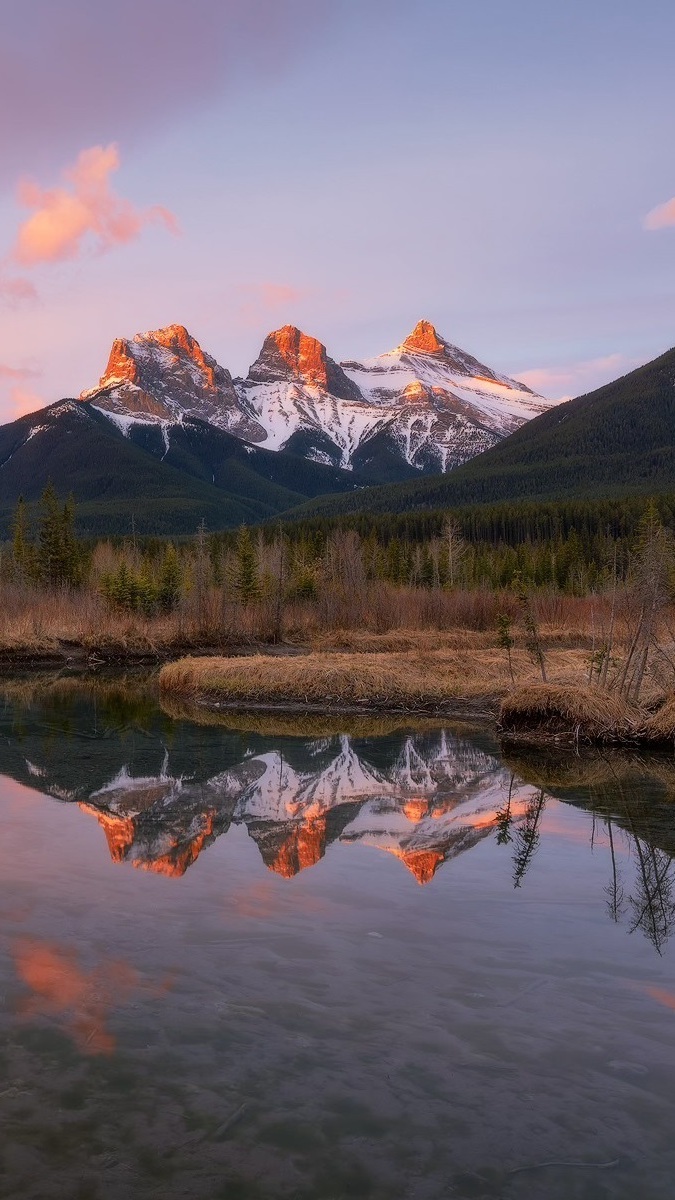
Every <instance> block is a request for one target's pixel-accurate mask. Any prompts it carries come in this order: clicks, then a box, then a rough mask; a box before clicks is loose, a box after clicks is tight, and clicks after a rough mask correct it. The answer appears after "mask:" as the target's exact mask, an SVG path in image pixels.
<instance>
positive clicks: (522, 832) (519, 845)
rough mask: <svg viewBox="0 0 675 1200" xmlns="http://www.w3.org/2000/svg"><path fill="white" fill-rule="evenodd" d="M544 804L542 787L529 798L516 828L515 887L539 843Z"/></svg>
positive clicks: (523, 874) (518, 883)
mask: <svg viewBox="0 0 675 1200" xmlns="http://www.w3.org/2000/svg"><path fill="white" fill-rule="evenodd" d="M545 805H546V793H545V792H544V790H543V788H542V789H541V790H540V791H539V792H538V793H537V795H536V796H533V797H532V799H531V800H530V802H529V804H528V806H527V808H526V810H525V818H524V820H523V822H522V823H521V824H520V825H519V827H518V829H517V830H516V833H515V837H514V852H513V886H514V887H516V888H519V887H520V885H521V883H522V882H523V879H524V878H525V875H526V873H527V871H528V869H529V866H530V863H531V862H532V858H533V856H534V853H535V851H536V849H537V846H538V845H539V838H540V833H539V822H540V820H541V815H542V813H543V811H544V808H545Z"/></svg>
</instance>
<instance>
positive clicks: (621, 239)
mask: <svg viewBox="0 0 675 1200" xmlns="http://www.w3.org/2000/svg"><path fill="white" fill-rule="evenodd" d="M0 36H1V43H0V110H1V111H2V112H3V121H2V122H1V123H0V420H3V421H4V420H10V419H12V418H13V417H14V416H16V415H17V414H18V413H20V412H22V411H29V410H30V409H32V408H36V407H39V406H40V405H41V404H43V403H51V402H52V401H54V400H57V399H58V398H60V397H61V396H64V395H76V394H78V393H79V392H80V391H81V390H82V389H83V388H86V387H90V386H92V385H93V384H94V383H95V382H96V381H97V380H98V377H99V375H100V374H101V372H102V370H103V368H104V366H105V363H106V360H107V356H108V351H109V348H110V343H111V342H112V340H113V338H114V337H116V336H130V335H132V334H134V333H135V332H137V331H139V330H145V329H154V328H158V327H160V326H162V325H166V324H171V323H178V322H179V323H182V324H185V325H187V327H188V328H189V330H190V332H191V333H193V335H194V336H195V337H196V338H197V339H198V340H199V341H200V342H201V344H202V346H203V347H204V348H205V349H206V350H208V351H209V352H210V353H212V354H214V355H215V357H216V358H217V359H218V360H219V361H220V362H222V363H223V364H224V365H225V366H227V367H229V368H230V370H232V371H233V373H243V372H245V371H246V369H247V368H248V365H249V363H250V362H252V361H253V359H254V358H255V357H256V355H257V353H258V350H259V348H260V345H261V343H262V340H263V337H264V335H265V333H266V332H267V331H268V330H270V329H273V328H276V327H278V326H279V325H283V324H285V323H288V322H291V323H294V324H297V325H300V326H301V327H302V328H304V329H305V330H306V331H307V332H308V333H311V334H313V335H314V336H316V337H319V338H320V339H321V340H322V341H324V342H325V343H326V344H327V346H328V349H329V353H331V354H332V356H333V357H334V358H337V359H341V358H345V357H350V358H353V357H357V356H369V355H374V354H377V353H380V352H381V351H383V350H386V349H389V348H391V347H392V346H394V345H396V344H397V343H398V342H400V341H401V340H402V339H403V338H404V337H405V335H406V334H407V333H408V332H409V331H410V329H411V328H412V326H413V325H414V324H415V322H416V321H417V320H418V319H419V318H420V317H426V318H428V319H429V320H431V321H433V322H434V324H435V325H436V326H437V327H438V329H439V331H440V332H441V333H442V334H443V335H444V336H445V337H447V338H448V339H449V340H450V341H452V342H455V343H456V344H458V345H460V346H462V347H464V348H465V349H467V350H469V351H470V352H472V353H474V354H475V355H477V356H478V357H479V358H480V359H482V360H483V361H484V362H487V363H488V364H490V365H491V366H493V367H496V368H497V369H499V370H503V371H506V372H508V373H509V374H514V375H517V376H518V377H520V378H525V379H526V380H527V382H529V383H530V384H531V385H532V386H534V387H536V388H537V389H538V390H541V391H542V392H543V393H544V394H546V395H549V396H551V397H559V396H563V395H575V394H579V393H580V392H583V391H585V390H589V389H590V388H592V387H595V386H597V385H598V384H600V383H602V382H605V381H607V380H608V379H611V378H614V377H616V376H618V375H620V374H622V373H624V372H625V371H626V370H629V369H631V368H632V367H633V366H635V365H637V364H638V363H640V362H644V361H646V360H648V359H649V358H652V357H654V356H655V355H657V354H659V353H661V352H662V351H664V350H666V349H668V348H669V347H671V346H672V345H673V343H675V137H674V133H675V130H674V125H675V72H674V71H673V67H672V47H673V45H675V6H674V5H673V4H672V0H642V2H641V3H640V4H638V3H637V2H636V0H566V3H565V4H555V5H553V4H546V3H542V2H541V0H472V2H471V3H467V2H466V0H462V2H461V3H455V0H416V2H415V3H414V4H413V3H412V0H192V2H191V4H190V5H185V4H184V3H180V4H179V3H178V0H114V3H112V4H106V5H102V4H97V3H92V2H91V0H59V3H58V4H55V3H54V0H21V3H19V0H8V2H7V4H6V5H5V6H4V7H3V24H2V34H1V35H0Z"/></svg>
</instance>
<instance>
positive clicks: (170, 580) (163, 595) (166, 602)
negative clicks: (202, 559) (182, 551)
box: [157, 542, 181, 612]
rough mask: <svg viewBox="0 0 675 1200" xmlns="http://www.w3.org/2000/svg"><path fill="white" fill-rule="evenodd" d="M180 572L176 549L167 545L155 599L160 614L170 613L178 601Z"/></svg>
mask: <svg viewBox="0 0 675 1200" xmlns="http://www.w3.org/2000/svg"><path fill="white" fill-rule="evenodd" d="M180 592H181V572H180V563H179V561H178V554H177V553H176V547H175V546H174V545H172V544H171V542H170V543H169V545H168V546H167V548H166V550H165V552H164V559H163V561H162V567H161V571H160V575H159V588H158V594H157V599H158V603H159V607H160V609H161V610H162V612H172V610H173V609H174V608H175V607H176V605H177V604H178V601H179V600H180Z"/></svg>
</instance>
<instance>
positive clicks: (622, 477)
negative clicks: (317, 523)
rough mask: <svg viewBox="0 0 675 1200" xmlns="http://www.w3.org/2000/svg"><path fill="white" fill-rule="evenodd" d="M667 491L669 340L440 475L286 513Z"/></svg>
mask: <svg viewBox="0 0 675 1200" xmlns="http://www.w3.org/2000/svg"><path fill="white" fill-rule="evenodd" d="M673 490H675V349H673V350H669V351H667V352H666V353H665V354H662V355H661V356H660V357H659V358H656V359H654V361H653V362H650V363H647V364H646V366H644V367H638V368H637V369H636V370H634V371H631V372H630V373H629V374H627V375H624V376H623V377H622V378H621V379H616V380H614V381H613V382H612V383H608V384H605V385H604V386H603V387H601V388H598V389H597V390H596V391H594V392H590V393H588V394H587V395H584V396H579V397H577V399H575V400H569V401H567V402H566V403H564V404H559V405H557V406H556V407H555V408H553V409H551V410H549V411H547V412H544V413H542V414H541V415H540V416H537V417H535V418H534V419H533V420H532V421H529V422H528V423H527V424H526V425H524V426H523V427H522V428H520V429H518V430H517V431H516V432H515V433H512V434H511V435H510V436H509V437H507V438H505V439H504V440H503V441H502V442H500V443H499V444H498V445H496V446H494V447H493V448H492V449H489V450H487V451H486V452H485V453H484V454H482V455H481V456H480V458H477V459H475V460H474V461H472V462H468V463H466V464H465V465H464V466H461V467H459V468H458V469H457V470H456V471H453V472H452V474H451V475H449V476H439V475H437V476H435V477H433V478H426V479H417V480H415V481H414V482H407V483H400V484H398V485H395V486H391V487H372V488H368V489H366V490H365V491H360V492H359V493H358V494H357V495H355V496H354V497H346V498H345V499H344V500H343V499H341V498H340V497H336V498H335V499H333V498H331V497H324V498H321V499H319V500H317V501H315V502H309V503H308V504H305V505H303V506H302V508H300V509H299V510H298V511H297V512H295V513H292V514H287V515H288V516H289V517H290V516H292V517H296V516H297V517H303V518H304V517H314V516H339V515H341V514H346V513H349V512H379V513H384V512H406V511H409V510H410V509H414V508H445V507H448V506H455V505H463V504H480V503H494V502H498V501H514V500H530V499H532V500H556V499H567V498H572V497H577V498H584V497H587V498H593V497H606V498H611V497H612V496H621V495H625V494H627V493H643V494H645V493H646V494H648V495H649V494H651V493H657V492H665V491H673Z"/></svg>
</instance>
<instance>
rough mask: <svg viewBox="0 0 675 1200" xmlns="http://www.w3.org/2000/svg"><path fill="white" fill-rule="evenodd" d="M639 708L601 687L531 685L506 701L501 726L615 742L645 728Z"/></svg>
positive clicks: (523, 734)
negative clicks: (642, 727)
mask: <svg viewBox="0 0 675 1200" xmlns="http://www.w3.org/2000/svg"><path fill="white" fill-rule="evenodd" d="M642 723H643V722H642V718H641V714H640V712H639V710H638V709H636V708H634V707H632V706H630V705H628V704H627V703H626V701H625V700H624V699H623V698H622V697H621V696H618V695H614V694H611V693H609V692H606V691H602V690H601V689H600V688H587V687H578V686H577V687H574V686H565V685H561V684H543V683H542V684H531V685H529V686H526V687H519V688H515V689H514V690H513V691H511V692H509V693H508V695H506V696H505V697H504V699H503V700H502V703H501V706H500V709H499V726H500V730H501V732H502V734H503V735H505V736H507V737H510V736H513V737H518V738H532V739H534V740H537V739H539V738H551V737H557V736H560V737H569V738H573V739H574V740H575V741H592V742H603V741H606V742H613V741H627V740H631V739H632V738H634V737H635V736H636V735H637V734H638V733H639V730H640V729H641V726H642Z"/></svg>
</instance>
